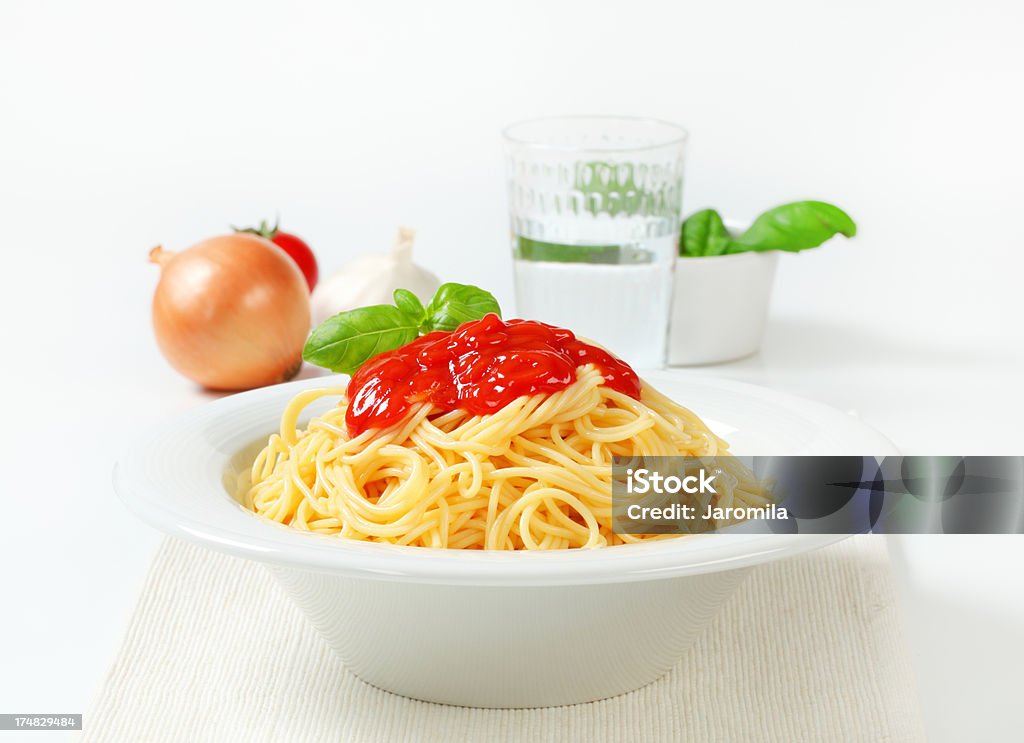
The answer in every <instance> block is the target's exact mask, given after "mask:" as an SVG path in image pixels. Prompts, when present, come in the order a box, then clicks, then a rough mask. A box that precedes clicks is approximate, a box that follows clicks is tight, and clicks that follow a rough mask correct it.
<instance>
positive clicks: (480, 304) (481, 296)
mask: <svg viewBox="0 0 1024 743" xmlns="http://www.w3.org/2000/svg"><path fill="white" fill-rule="evenodd" d="M489 312H493V313H494V314H496V315H497V316H498V317H501V308H500V307H499V306H498V300H496V299H495V298H494V295H493V294H491V293H490V292H488V291H484V290H483V289H481V288H480V287H478V286H472V285H471V284H442V285H441V288H440V289H438V290H437V293H436V294H435V295H434V298H433V299H431V300H430V304H428V305H427V316H426V319H425V320H424V321H423V324H422V325H421V326H420V327H421V329H422V330H423V331H424V332H430V331H431V330H455V328H457V327H459V325H461V324H462V323H464V322H469V321H470V320H479V319H480V318H481V317H483V316H484V315H486V314H487V313H489Z"/></svg>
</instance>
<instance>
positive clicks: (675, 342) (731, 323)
mask: <svg viewBox="0 0 1024 743" xmlns="http://www.w3.org/2000/svg"><path fill="white" fill-rule="evenodd" d="M777 263H778V253H777V252H776V251H769V252H766V253H753V252H751V253H736V254H735V255H717V256H711V257H707V258H686V257H682V256H680V257H679V258H677V259H676V266H675V277H674V284H673V297H672V318H671V320H670V322H669V349H668V363H669V364H672V365H674V366H688V365H696V364H713V363H717V362H720V361H731V360H733V359H739V358H742V357H744V356H749V355H750V354H752V353H754V352H755V351H757V350H758V349H759V348H760V347H761V339H762V337H763V336H764V326H765V321H766V320H767V318H768V306H769V304H770V302H771V296H772V283H773V281H774V278H775V266H776V264H777Z"/></svg>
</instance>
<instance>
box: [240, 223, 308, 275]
mask: <svg viewBox="0 0 1024 743" xmlns="http://www.w3.org/2000/svg"><path fill="white" fill-rule="evenodd" d="M233 229H234V230H235V232H248V233H251V234H253V235H259V236H260V237H265V238H266V239H268V240H270V241H271V242H272V243H274V245H276V246H277V247H279V248H281V250H283V251H284V252H285V253H287V254H288V256H289V257H290V258H291V259H292V260H293V261H295V265H297V266H298V267H299V270H300V271H302V275H303V276H305V277H306V284H307V285H309V291H310V292H312V291H313V289H314V287H316V282H317V279H318V278H319V276H320V272H319V270H318V269H317V265H316V256H315V255H313V250H312V248H310V247H309V245H308V244H307V243H306V241H305V240H303V239H302V238H301V237H299V236H298V235H293V234H292V233H290V232H283V231H282V230H280V229H278V223H276V222H275V223H274V226H273V227H268V226H267V223H266V222H260V226H259V227H258V228H256V227H246V228H244V229H239V228H238V227H235V228H233Z"/></svg>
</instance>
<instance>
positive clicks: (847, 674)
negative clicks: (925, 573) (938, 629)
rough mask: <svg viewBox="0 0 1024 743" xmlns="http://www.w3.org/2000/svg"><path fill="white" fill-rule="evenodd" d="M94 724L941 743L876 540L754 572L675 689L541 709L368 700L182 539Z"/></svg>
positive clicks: (246, 568) (271, 597)
mask: <svg viewBox="0 0 1024 743" xmlns="http://www.w3.org/2000/svg"><path fill="white" fill-rule="evenodd" d="M84 727H85V734H84V736H85V737H84V739H85V740H87V741H93V742H99V741H103V742H104V743H106V742H107V741H116V742H117V743H129V742H130V743H145V742H149V741H175V742H176V743H178V742H181V741H187V742H188V743H197V742H201V741H217V742H218V743H223V742H225V741H246V743H249V742H253V741H288V742H289V743H291V742H301V743H306V742H313V741H443V742H444V743H449V742H453V741H531V742H533V741H548V740H558V741H573V740H579V741H588V742H589V741H729V742H733V741H740V742H742V741H780V742H782V741H785V743H797V742H799V741H827V742H828V743H837V742H839V741H886V742H887V743H902V742H904V741H923V740H925V737H924V733H923V726H922V723H921V718H920V714H919V712H918V706H917V701H916V697H915V692H914V683H913V678H912V675H911V672H910V669H909V663H908V658H907V651H906V648H905V646H904V643H903V641H902V639H901V633H900V627H899V621H898V617H897V609H896V597H895V594H894V590H893V583H892V576H891V574H890V569H889V559H888V553H887V551H886V547H885V542H884V540H883V539H882V538H881V537H872V536H865V537H857V538H854V539H850V540H847V541H845V542H842V543H840V544H838V545H835V546H833V547H830V548H828V549H826V550H822V551H819V552H816V553H813V554H811V555H807V556H804V557H800V558H796V559H792V560H789V561H786V562H781V563H775V564H772V565H767V566H764V567H761V568H758V569H757V570H755V571H754V572H753V573H752V574H751V576H750V577H749V578H748V579H747V580H746V582H745V583H744V584H743V585H742V586H741V588H740V590H739V591H738V593H737V594H736V595H735V596H734V597H733V598H732V599H731V600H730V602H729V603H728V604H727V606H726V607H725V609H724V610H723V611H722V613H721V614H720V615H719V616H718V618H717V620H716V621H715V622H714V623H713V624H712V626H711V627H710V628H709V629H708V630H707V631H706V633H705V634H704V636H703V637H702V639H701V641H699V642H698V643H697V645H696V646H695V647H694V648H693V649H692V650H691V652H690V653H689V654H688V655H687V657H686V658H685V659H684V660H683V662H682V663H680V665H679V666H677V667H676V668H675V669H674V670H673V671H672V672H671V673H670V674H668V675H667V676H666V677H664V678H663V679H661V680H660V681H657V682H655V683H654V684H651V685H650V686H647V687H645V688H643V689H641V690H639V691H636V692H634V693H632V694H627V695H624V696H620V697H616V698H614V699H609V700H606V701H603V702H595V703H593V704H583V705H576V706H572V707H558V708H553V709H541V710H478V709H467V708H461V707H448V706H445V705H439V704H429V703H425V702H416V701H412V700H409V699H405V698H403V697H399V696H396V695H394V694H389V693H387V692H383V691H380V690H378V689H375V688H373V687H371V686H368V685H366V684H364V683H363V682H361V681H359V680H358V679H356V678H355V677H354V676H352V675H351V674H348V673H346V671H345V670H344V668H343V666H342V665H341V663H340V662H339V661H338V660H337V659H336V658H335V656H334V655H333V653H332V652H331V650H330V649H329V648H328V647H327V645H326V644H325V643H324V642H323V641H322V640H321V639H320V637H319V636H318V635H317V634H316V632H315V631H314V630H313V628H312V627H310V626H309V625H308V624H307V623H306V620H305V619H304V617H303V616H302V615H301V614H300V613H299V611H298V610H297V609H296V608H295V607H293V606H292V604H291V603H290V602H289V600H288V598H287V597H286V596H285V595H284V594H283V592H282V591H281V590H280V589H278V587H277V585H276V584H275V583H274V582H273V580H272V579H271V577H270V575H269V574H268V573H266V572H265V571H264V570H263V568H261V567H260V566H258V565H255V564H253V563H250V562H246V561H243V560H238V559H235V558H231V557H227V556H224V555H220V554H216V553H213V552H209V551H206V550H204V549H201V548H198V547H194V546H191V545H188V544H185V543H182V542H179V541H175V540H171V539H168V540H166V541H165V543H164V544H163V546H162V547H161V549H160V552H159V554H158V555H157V557H156V559H155V561H154V564H153V566H152V568H151V570H150V574H149V577H148V579H147V582H146V586H145V588H144V590H143V592H142V597H141V598H140V600H139V605H138V607H137V608H136V610H135V614H134V616H133V618H132V620H131V623H130V626H129V629H128V632H127V636H126V637H125V640H124V644H123V647H122V648H121V650H120V652H119V653H118V655H117V658H116V659H115V661H114V664H113V667H112V668H111V669H110V671H109V673H108V675H107V677H106V679H105V680H104V681H103V684H102V687H101V690H100V692H99V695H98V697H97V699H96V701H95V703H94V706H93V709H92V711H91V712H89V713H87V714H86V716H85V721H84Z"/></svg>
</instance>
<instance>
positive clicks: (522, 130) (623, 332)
mask: <svg viewBox="0 0 1024 743" xmlns="http://www.w3.org/2000/svg"><path fill="white" fill-rule="evenodd" d="M504 137H505V162H506V170H507V178H508V199H509V213H510V216H511V233H512V234H511V237H512V257H513V263H514V266H515V286H516V308H517V310H518V314H519V316H520V317H524V318H528V319H533V320H541V321H543V322H547V323H551V324H553V325H559V326H562V327H566V328H569V329H570V330H572V331H573V332H575V333H576V334H577V335H579V336H581V337H584V338H588V339H590V340H593V341H596V342H597V343H600V344H601V345H603V346H606V347H607V348H608V349H609V350H611V351H613V352H614V353H615V354H616V355H618V356H620V357H622V358H623V359H625V360H626V361H628V362H629V363H631V364H633V365H635V366H637V367H641V368H659V367H663V366H664V365H665V358H666V347H667V343H668V320H669V313H670V309H671V301H672V273H673V268H674V265H675V256H676V252H677V249H678V236H679V223H680V214H681V210H682V191H683V161H684V157H685V152H686V140H687V133H686V130H685V129H683V128H682V127H679V126H676V125H675V124H670V123H667V122H663V121H656V120H653V119H638V118H627V117H615V116H567V117H555V118H543V119H533V120H530V121H524V122H520V123H518V124H513V125H511V126H509V127H508V128H506V129H505V131H504Z"/></svg>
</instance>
